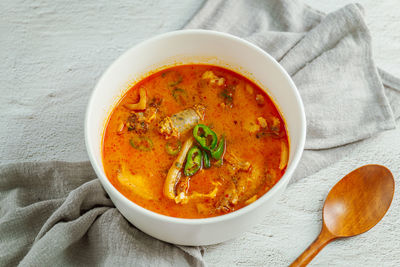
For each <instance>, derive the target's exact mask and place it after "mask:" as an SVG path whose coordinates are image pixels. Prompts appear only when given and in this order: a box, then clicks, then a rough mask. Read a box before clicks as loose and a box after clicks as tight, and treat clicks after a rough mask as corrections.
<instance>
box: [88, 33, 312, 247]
mask: <svg viewBox="0 0 400 267" xmlns="http://www.w3.org/2000/svg"><path fill="white" fill-rule="evenodd" d="M189 63H201V64H212V65H217V66H221V67H225V68H228V69H231V70H234V71H236V72H238V73H240V74H242V75H244V76H246V77H247V78H249V79H251V80H252V81H254V82H255V83H256V84H258V85H259V86H260V87H261V88H264V89H265V91H266V92H267V94H268V95H269V96H270V97H271V98H272V99H273V100H274V101H275V103H276V104H277V106H278V108H279V110H280V112H281V114H282V115H283V117H284V118H285V121H286V125H287V130H288V133H289V141H290V154H289V163H288V167H287V170H286V173H285V175H284V176H283V177H282V178H281V179H280V181H279V182H278V183H277V184H276V185H275V186H274V187H273V188H272V189H271V190H269V191H268V192H267V193H266V194H265V195H263V196H262V197H261V198H259V199H258V200H257V201H255V202H254V203H252V204H250V205H248V206H246V207H244V208H242V209H240V210H238V211H235V212H232V213H229V214H226V215H222V216H218V217H213V218H206V219H180V218H173V217H168V216H164V215H160V214H157V213H154V212H152V211H149V210H147V209H144V208H142V207H141V206H138V205H136V204H135V203H133V202H132V201H130V200H128V199H127V198H126V197H124V196H123V195H122V194H121V193H120V192H118V191H117V190H116V189H115V188H114V187H113V186H112V184H111V183H110V182H109V180H108V179H107V177H106V175H105V173H104V168H103V164H102V156H101V154H102V136H103V131H104V127H105V123H106V120H107V118H108V116H109V114H110V113H111V111H112V109H113V108H114V107H115V105H116V104H117V102H118V100H119V99H120V97H121V96H122V95H123V94H124V93H125V92H126V91H127V90H129V88H130V86H131V85H132V84H134V83H135V82H137V81H139V80H141V79H142V78H144V77H146V76H147V75H149V74H151V73H154V72H155V71H159V70H161V69H164V68H167V67H170V66H173V65H178V64H189ZM305 136H306V121H305V114H304V108H303V104H302V101H301V98H300V95H299V93H298V91H297V89H296V86H295V85H294V83H293V81H292V80H291V78H290V77H289V75H288V74H287V73H286V71H285V70H284V69H283V68H282V67H281V66H280V65H279V64H278V63H277V62H276V61H275V60H274V59H273V58H272V57H271V56H269V55H268V54H267V53H265V52H264V51H263V50H261V49H260V48H258V47H257V46H255V45H253V44H251V43H249V42H247V41H245V40H243V39H240V38H237V37H235V36H232V35H229V34H225V33H220V32H214V31H205V30H183V31H175V32H170V33H166V34H163V35H160V36H157V37H154V38H152V39H150V40H148V41H145V42H143V43H141V44H139V45H137V46H135V47H133V48H131V49H130V50H128V51H127V52H125V53H124V54H123V55H122V56H121V57H119V58H118V59H117V60H116V61H115V62H114V63H113V64H112V65H111V66H110V67H109V68H108V69H107V71H106V72H105V73H104V74H103V76H102V77H101V78H100V80H99V82H98V83H97V85H96V88H95V89H94V91H93V93H92V95H91V97H90V100H89V105H88V107H87V113H86V121H85V139H86V148H87V151H88V154H89V158H90V161H91V163H92V166H93V168H94V170H95V171H96V174H97V175H98V177H99V179H100V181H101V183H102V185H103V187H104V189H105V190H106V191H107V193H108V195H109V196H110V198H111V200H112V201H113V202H114V204H115V206H116V207H117V209H118V210H119V211H120V212H121V213H122V215H123V216H124V217H125V218H126V219H127V220H128V221H130V222H131V223H132V224H133V225H135V226H136V227H137V228H139V229H140V230H142V231H143V232H145V233H147V234H149V235H151V236H153V237H155V238H158V239H161V240H164V241H166V242H170V243H175V244H180V245H190V246H194V245H209V244H215V243H220V242H223V241H225V240H228V239H231V238H233V237H235V236H237V235H239V234H241V233H243V232H244V231H247V230H249V229H250V228H251V227H252V226H253V225H255V224H257V223H259V222H260V221H261V219H262V218H263V217H265V216H268V212H267V210H268V208H270V207H271V205H272V204H273V202H274V201H275V200H276V199H277V198H278V197H279V196H280V195H281V194H282V192H283V191H284V189H285V188H286V186H287V184H288V182H289V180H290V177H291V175H292V174H293V171H294V169H295V168H296V166H297V164H298V162H299V160H300V157H301V154H302V152H303V148H304V142H305Z"/></svg>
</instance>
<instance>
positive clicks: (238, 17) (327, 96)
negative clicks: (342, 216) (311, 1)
mask: <svg viewBox="0 0 400 267" xmlns="http://www.w3.org/2000/svg"><path fill="white" fill-rule="evenodd" d="M185 28H187V29H192V28H200V29H209V30H216V31H222V32H227V33H230V34H233V35H236V36H239V37H242V38H244V39H247V40H248V41H250V42H252V43H254V44H256V45H258V46H259V47H261V48H263V49H264V50H265V51H267V52H268V53H269V54H271V55H272V56H273V57H274V58H275V59H276V60H277V61H279V63H280V64H281V65H282V66H283V67H284V68H285V69H286V71H287V72H288V73H289V74H290V75H291V77H292V78H293V80H294V82H295V84H296V86H297V87H298V89H299V92H300V95H301V97H302V99H303V103H304V107H305V111H306V118H307V139H306V145H305V149H306V151H305V152H304V155H303V159H302V161H301V162H300V165H299V167H298V168H297V171H296V173H295V175H294V178H293V179H292V182H293V181H296V180H298V179H300V178H302V177H305V176H307V175H310V174H312V173H314V172H316V171H318V170H319V169H321V168H323V167H325V166H327V165H329V164H331V163H332V162H334V161H335V160H338V159H339V158H340V157H341V156H343V155H345V154H346V153H348V152H349V151H350V150H351V148H352V145H347V144H351V143H354V142H356V141H359V140H362V139H365V138H368V137H370V136H372V135H374V134H376V133H378V132H380V131H382V130H388V129H393V128H394V127H395V120H394V116H393V112H392V109H391V107H390V105H389V102H388V100H387V98H386V96H385V92H384V87H383V84H382V81H381V78H380V77H379V75H378V70H377V68H376V66H375V63H374V61H373V59H372V52H371V37H370V34H369V30H368V28H367V26H366V24H365V22H364V19H363V10H362V7H361V6H360V5H358V4H350V5H347V6H345V7H344V8H341V9H339V10H337V11H335V12H332V13H330V14H328V15H326V16H325V15H324V14H322V13H321V12H319V11H316V10H313V9H312V8H310V7H308V6H306V5H304V4H303V3H301V2H298V1H283V0H269V1H261V0H260V1H256V0H251V1H246V0H237V1H223V0H214V1H207V2H206V3H205V5H204V6H203V7H202V9H201V10H200V11H199V12H198V13H197V15H196V16H195V17H194V18H193V19H192V20H191V21H190V22H189V23H188V24H187V25H186V27H185ZM382 73H383V72H382ZM385 77H386V76H385ZM392 84H395V85H394V86H392V88H396V87H397V88H400V86H399V84H400V83H397V82H393V83H392ZM392 95H393V98H396V99H398V98H399V96H398V93H392ZM396 101H397V100H396ZM353 145H354V144H353Z"/></svg>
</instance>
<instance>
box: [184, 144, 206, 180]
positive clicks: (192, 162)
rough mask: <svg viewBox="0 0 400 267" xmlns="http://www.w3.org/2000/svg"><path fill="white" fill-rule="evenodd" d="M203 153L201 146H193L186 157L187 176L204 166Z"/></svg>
mask: <svg viewBox="0 0 400 267" xmlns="http://www.w3.org/2000/svg"><path fill="white" fill-rule="evenodd" d="M202 159H203V157H202V153H201V150H200V148H199V147H197V146H194V147H192V148H191V149H190V150H189V152H188V154H187V157H186V164H185V169H184V170H183V173H184V174H185V175H186V176H192V175H194V174H195V173H196V172H197V171H198V170H200V169H201V167H202Z"/></svg>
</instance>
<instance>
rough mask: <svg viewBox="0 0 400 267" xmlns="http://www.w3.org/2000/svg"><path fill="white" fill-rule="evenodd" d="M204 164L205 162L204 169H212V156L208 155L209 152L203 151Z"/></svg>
mask: <svg viewBox="0 0 400 267" xmlns="http://www.w3.org/2000/svg"><path fill="white" fill-rule="evenodd" d="M203 162H204V169H208V168H210V167H211V161H210V156H209V155H208V152H207V151H203Z"/></svg>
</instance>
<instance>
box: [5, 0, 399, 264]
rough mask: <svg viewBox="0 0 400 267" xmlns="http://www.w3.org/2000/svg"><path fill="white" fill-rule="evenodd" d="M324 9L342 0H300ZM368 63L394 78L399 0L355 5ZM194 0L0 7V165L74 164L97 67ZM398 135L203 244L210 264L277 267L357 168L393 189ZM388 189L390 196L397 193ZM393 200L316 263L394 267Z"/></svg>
mask: <svg viewBox="0 0 400 267" xmlns="http://www.w3.org/2000/svg"><path fill="white" fill-rule="evenodd" d="M305 2H306V3H307V4H309V5H310V6H312V7H314V8H317V9H319V10H321V11H324V12H330V11H333V10H335V9H337V8H340V7H342V6H343V5H345V4H347V3H350V2H352V1H349V0H336V1H331V0H305ZM358 2H359V3H361V4H362V5H363V6H364V8H365V11H366V22H367V25H368V26H369V27H370V29H371V33H372V37H373V52H374V55H375V59H376V62H377V64H378V66H380V67H382V68H383V69H385V70H387V71H389V72H391V73H392V74H395V75H396V76H400V0H385V1H376V0H360V1H358ZM201 4H202V1H197V0H186V1H174V0H164V1H162V0H148V1H139V0H135V1H124V0H115V1H107V0H100V1H79V0H71V1H61V0H57V1H54V0H35V1H33V0H31V1H24V0H2V1H0V82H1V83H0V85H1V86H0V90H1V91H0V163H9V162H20V161H40V160H66V161H82V160H87V159H88V157H87V155H86V152H85V146H84V138H83V136H84V135H83V120H84V113H85V107H86V103H87V100H88V97H89V94H90V92H91V90H92V89H93V87H94V85H95V83H96V81H97V79H98V78H99V77H100V75H101V73H102V72H103V71H104V70H105V69H106V67H107V66H108V65H109V64H110V63H111V62H112V61H113V60H114V59H115V58H116V57H118V56H119V55H120V54H121V53H122V52H124V51H125V50H127V49H128V48H130V47H131V46H133V45H134V44H136V43H138V42H140V41H142V40H144V39H147V38H149V37H151V36H154V35H156V34H159V33H163V32H167V31H171V30H176V29H179V28H181V27H182V26H183V25H184V24H185V23H186V22H187V20H188V19H189V18H190V17H191V16H192V15H193V14H194V13H195V12H196V10H197V9H198V8H199V7H200V6H201ZM399 136H400V130H399V129H397V130H393V131H388V132H385V133H382V134H380V135H379V136H377V137H374V138H371V139H369V140H366V141H364V142H362V143H361V144H360V145H359V146H358V148H357V149H355V150H354V151H353V152H352V153H351V154H349V155H348V156H347V157H346V158H345V159H343V160H341V161H339V162H337V163H336V164H334V165H332V166H330V167H329V168H327V169H325V170H322V171H320V172H319V173H317V174H314V175H313V176H310V177H307V178H305V179H303V180H301V181H300V182H298V183H296V184H292V185H291V186H290V187H289V188H288V190H287V191H286V194H285V196H284V197H283V198H282V199H281V200H280V201H279V203H278V205H276V208H275V209H274V210H273V211H272V212H271V216H268V217H267V218H266V219H265V220H264V221H263V223H262V224H260V225H258V226H257V227H255V228H254V229H253V230H252V231H250V232H248V233H246V234H244V235H242V236H241V237H239V238H238V239H235V240H233V241H229V242H226V243H224V244H220V245H215V246H209V247H207V249H206V253H205V258H206V261H207V262H208V263H209V264H210V265H211V266H232V265H241V266H256V265H267V266H275V265H276V266H284V265H288V264H289V263H290V261H291V260H293V259H295V258H296V256H297V255H298V254H299V253H300V252H301V251H302V250H303V249H305V248H306V247H307V246H308V244H309V243H310V242H311V241H312V240H313V239H314V237H315V236H316V235H317V234H318V232H319V230H320V223H321V208H322V204H323V200H324V198H325V196H326V194H327V192H328V191H329V189H330V187H331V186H332V185H334V184H335V182H336V181H338V180H339V178H340V177H342V176H343V175H344V174H346V173H347V172H349V171H351V170H352V169H354V168H355V167H358V166H361V165H363V164H365V163H381V164H385V165H387V166H388V167H389V168H390V169H391V170H392V172H393V174H394V175H395V177H396V181H397V184H400V180H399V178H398V177H399V176H400V138H399ZM397 191H398V190H397ZM399 198H400V193H398V192H396V195H395V199H394V202H393V204H392V207H391V209H390V210H389V213H388V215H387V216H386V217H385V218H384V220H383V221H382V222H381V223H379V224H378V225H377V227H375V228H374V229H372V230H371V231H369V232H368V233H366V234H364V235H362V236H358V237H354V238H350V239H348V240H340V241H336V242H334V243H332V244H330V245H328V247H326V248H325V249H324V250H323V251H322V252H321V253H320V254H319V255H318V256H317V258H316V259H315V260H314V261H313V262H312V265H316V266H327V265H329V266H400V212H399V208H398V207H399V201H400V199H399Z"/></svg>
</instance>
